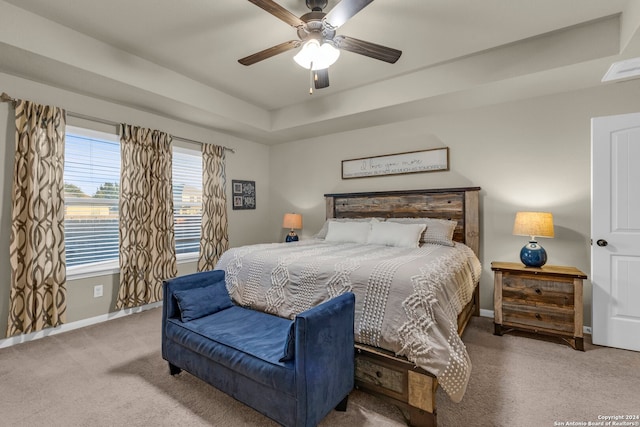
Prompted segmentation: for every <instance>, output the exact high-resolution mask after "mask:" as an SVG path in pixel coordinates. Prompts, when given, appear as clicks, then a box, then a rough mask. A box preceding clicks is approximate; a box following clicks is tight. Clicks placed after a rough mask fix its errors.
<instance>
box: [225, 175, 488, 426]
mask: <svg viewBox="0 0 640 427" xmlns="http://www.w3.org/2000/svg"><path fill="white" fill-rule="evenodd" d="M479 190H480V189H479V188H477V187H473V188H453V189H437V190H409V191H392V192H373V193H348V194H325V201H326V217H327V219H336V220H339V221H353V222H345V223H346V224H350V227H352V228H356V226H355V225H353V224H355V223H356V221H357V222H360V223H361V224H362V222H361V221H364V219H365V218H376V219H375V220H374V222H376V223H379V222H386V221H391V222H393V221H401V220H392V218H432V219H440V220H448V221H455V222H456V225H455V230H454V231H453V240H454V241H455V242H457V243H455V244H452V245H451V246H445V245H441V244H432V243H431V242H429V241H427V243H425V244H422V245H421V246H420V247H419V248H413V249H408V248H405V247H395V246H383V245H371V244H362V243H354V242H351V241H345V242H343V241H337V242H336V241H329V240H330V236H329V235H326V236H320V237H326V239H322V238H321V239H307V240H302V241H300V242H296V243H272V244H260V245H250V246H243V247H239V248H232V249H230V250H229V251H227V252H225V253H224V254H223V256H222V257H221V259H220V261H219V263H218V266H217V267H216V268H218V269H222V270H225V272H226V281H227V289H228V290H229V292H230V294H231V296H232V298H233V299H234V300H235V301H236V302H237V303H238V304H241V305H243V306H247V307H251V308H253V309H256V310H261V311H266V312H270V313H273V314H277V315H279V316H281V317H288V318H292V317H293V316H295V314H297V313H299V312H301V311H304V310H306V309H307V308H309V307H310V306H314V305H317V304H319V303H320V302H322V301H324V300H326V299H329V298H332V297H334V296H336V295H339V294H341V293H344V292H346V291H352V292H354V293H355V294H356V321H355V324H354V326H355V335H356V341H357V344H356V387H357V388H359V389H362V390H364V391H367V392H369V393H372V394H375V395H378V396H380V397H383V398H385V399H387V400H389V401H391V402H392V403H394V404H396V405H398V406H399V407H400V408H401V409H403V412H404V414H405V416H406V417H407V419H408V421H409V423H410V424H411V425H413V426H435V425H436V422H437V411H436V405H435V395H436V390H437V388H438V386H439V385H440V386H441V387H442V389H443V390H444V391H445V392H446V393H447V394H448V395H449V397H451V399H452V400H454V401H459V400H460V399H462V396H463V395H464V392H465V390H466V384H467V381H468V378H469V374H470V370H471V362H470V360H469V357H468V355H467V353H466V349H465V347H464V344H463V343H462V341H461V340H460V337H459V335H460V334H461V333H462V331H463V330H464V327H465V326H466V324H467V322H468V321H469V318H470V317H471V316H472V315H474V314H475V315H477V314H478V312H479V305H478V304H479V291H478V286H477V284H478V280H479V277H480V262H479V261H478V258H477V254H478V249H479V225H478V222H479V221H478V210H479V207H478V205H479V203H478V193H479ZM442 222H446V221H442ZM334 227H335V225H334ZM434 229H435V228H434ZM333 230H334V231H335V228H334V229H333ZM344 230H345V229H344V228H343V231H344ZM333 236H335V233H334V234H333ZM347 240H348V239H347Z"/></svg>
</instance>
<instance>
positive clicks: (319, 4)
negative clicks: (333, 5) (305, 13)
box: [306, 0, 328, 12]
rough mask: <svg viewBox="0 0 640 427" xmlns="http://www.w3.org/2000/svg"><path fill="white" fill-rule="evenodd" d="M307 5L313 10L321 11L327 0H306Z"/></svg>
mask: <svg viewBox="0 0 640 427" xmlns="http://www.w3.org/2000/svg"><path fill="white" fill-rule="evenodd" d="M306 2H307V7H308V8H309V9H311V10H312V11H314V12H322V9H324V8H325V7H327V3H328V2H327V0H306Z"/></svg>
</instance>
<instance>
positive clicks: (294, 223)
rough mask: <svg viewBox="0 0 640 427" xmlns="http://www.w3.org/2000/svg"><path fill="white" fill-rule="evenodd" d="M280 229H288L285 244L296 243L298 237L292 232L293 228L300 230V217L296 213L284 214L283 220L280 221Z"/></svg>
mask: <svg viewBox="0 0 640 427" xmlns="http://www.w3.org/2000/svg"><path fill="white" fill-rule="evenodd" d="M282 228H289V229H291V231H289V234H287V238H286V239H285V242H287V243H289V242H297V241H298V236H297V235H296V232H295V231H293V229H294V228H296V229H298V230H300V229H301V228H302V215H300V214H297V213H286V214H284V218H283V219H282Z"/></svg>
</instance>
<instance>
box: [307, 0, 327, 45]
mask: <svg viewBox="0 0 640 427" xmlns="http://www.w3.org/2000/svg"><path fill="white" fill-rule="evenodd" d="M325 3H326V2H325ZM325 15H326V13H324V12H309V13H306V14H304V15H302V16H301V17H300V19H301V20H303V21H304V22H305V24H304V25H303V26H301V27H299V28H298V37H299V38H300V40H302V41H303V42H305V41H307V40H310V39H316V40H318V41H319V42H320V43H323V42H326V41H330V40H333V37H334V36H335V35H336V30H335V29H333V28H331V27H330V26H329V25H327V24H326V23H325V21H323V20H322V19H323V18H324V17H325Z"/></svg>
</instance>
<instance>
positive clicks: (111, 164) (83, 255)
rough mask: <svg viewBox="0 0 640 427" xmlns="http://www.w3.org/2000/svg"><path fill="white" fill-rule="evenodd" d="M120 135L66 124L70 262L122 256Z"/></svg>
mask: <svg viewBox="0 0 640 427" xmlns="http://www.w3.org/2000/svg"><path fill="white" fill-rule="evenodd" d="M119 192H120V139H119V137H118V135H115V134H110V133H105V132H98V131H93V130H88V129H83V128H76V127H73V126H67V130H66V140H65V162H64V197H65V200H64V204H65V220H64V232H65V245H66V258H67V267H75V266H81V265H89V264H95V263H98V262H102V263H104V262H106V261H111V262H113V261H117V260H118V249H119V241H118V217H119V207H118V198H119Z"/></svg>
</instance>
